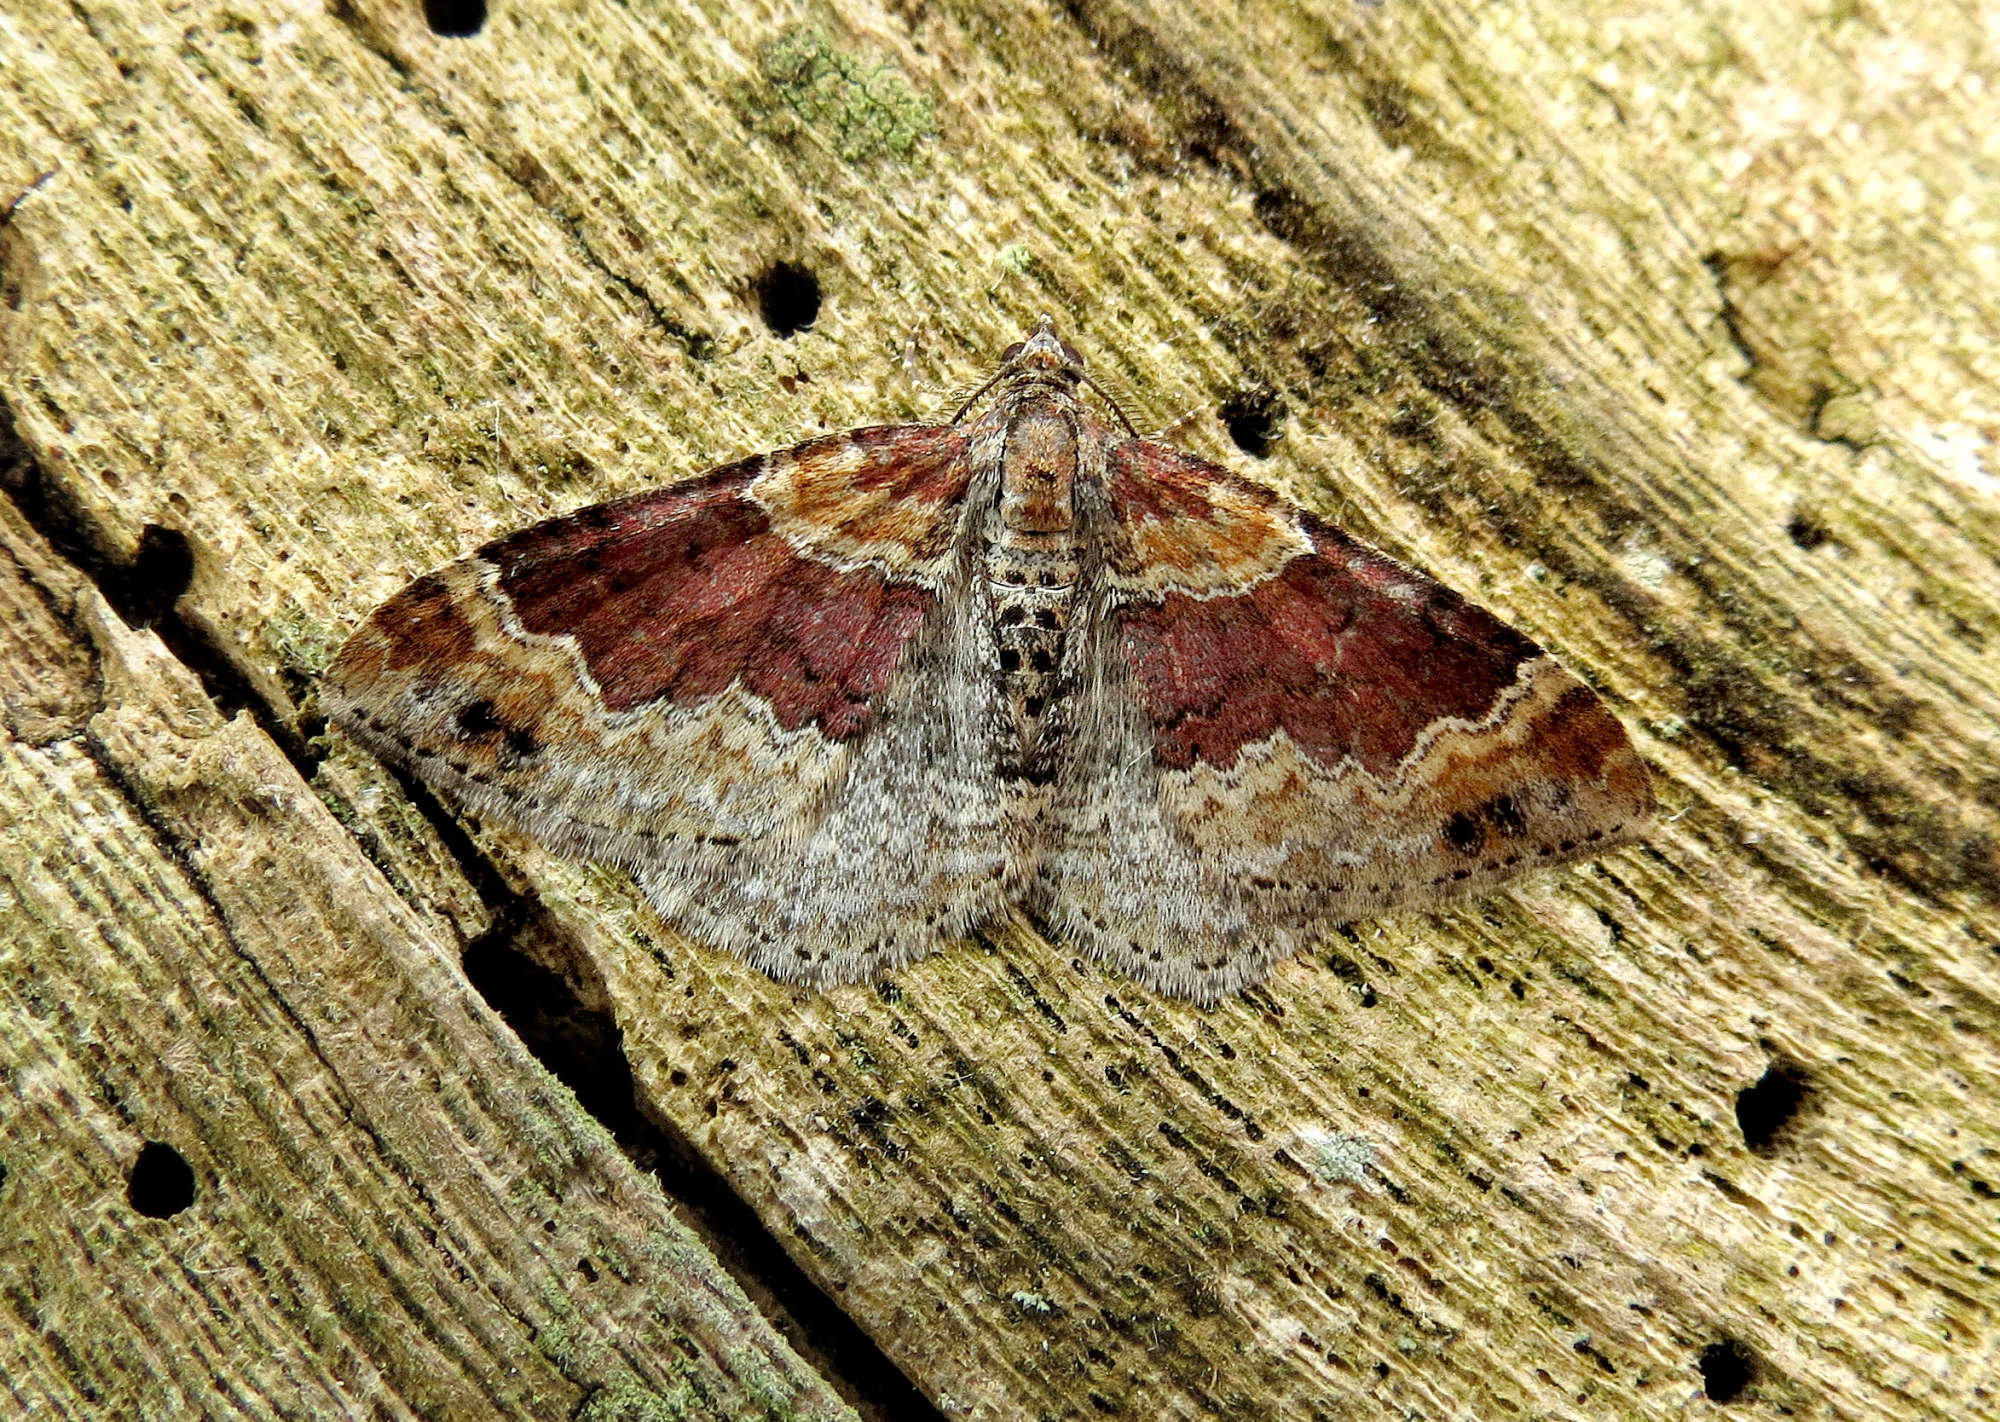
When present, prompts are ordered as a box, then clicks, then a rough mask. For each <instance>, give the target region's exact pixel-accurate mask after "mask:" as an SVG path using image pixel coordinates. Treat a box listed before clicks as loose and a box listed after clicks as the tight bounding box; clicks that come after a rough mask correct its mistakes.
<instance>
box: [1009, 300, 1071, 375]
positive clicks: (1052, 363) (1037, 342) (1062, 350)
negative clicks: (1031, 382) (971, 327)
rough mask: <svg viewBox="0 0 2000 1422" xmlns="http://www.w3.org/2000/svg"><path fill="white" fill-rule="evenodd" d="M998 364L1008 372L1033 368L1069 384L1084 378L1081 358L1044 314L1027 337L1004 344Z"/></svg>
mask: <svg viewBox="0 0 2000 1422" xmlns="http://www.w3.org/2000/svg"><path fill="white" fill-rule="evenodd" d="M1000 364H1001V366H1002V367H1003V368H1004V369H1005V371H1006V373H1007V374H1008V375H1017V374H1022V373H1025V372H1029V371H1033V372H1035V373H1036V374H1039V375H1042V376H1045V377H1054V378H1057V379H1060V380H1063V381H1064V382H1066V383H1069V384H1075V383H1076V382H1077V381H1079V380H1081V379H1082V378H1083V357H1082V356H1080V355H1078V354H1077V353H1076V352H1075V351H1073V350H1071V349H1070V348H1069V345H1068V343H1067V342H1065V341H1064V340H1063V339H1062V337H1060V336H1058V335H1057V334H1056V323H1055V322H1054V321H1053V320H1051V319H1050V318H1049V317H1047V316H1044V317H1042V319H1041V320H1039V321H1037V322H1036V323H1035V329H1034V331H1033V333H1032V334H1030V335H1029V337H1028V339H1027V340H1025V341H1016V342H1015V343H1014V344H1013V345H1011V346H1009V347H1007V349H1006V351H1005V352H1004V353H1003V354H1002V355H1001V357H1000Z"/></svg>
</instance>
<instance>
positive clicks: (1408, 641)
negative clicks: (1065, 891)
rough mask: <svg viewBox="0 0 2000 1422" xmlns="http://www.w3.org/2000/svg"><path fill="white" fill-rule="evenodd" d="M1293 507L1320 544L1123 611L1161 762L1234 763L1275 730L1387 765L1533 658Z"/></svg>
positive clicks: (1455, 600)
mask: <svg viewBox="0 0 2000 1422" xmlns="http://www.w3.org/2000/svg"><path fill="white" fill-rule="evenodd" d="M1299 517H1300V526H1301V527H1302V528H1303V529H1304V530H1305V531H1306V532H1307V533H1308V534H1309V535H1310V536H1311V538H1312V540H1313V545H1314V548H1315V550H1316V551H1315V553H1313V554H1311V555H1308V556H1305V557H1299V558H1295V559H1293V560H1292V561H1291V562H1290V563H1288V564H1286V565H1285V566H1284V567H1283V568H1282V569H1281V570H1280V571H1279V572H1278V574H1277V575H1276V576H1275V577H1272V578H1270V579H1268V580H1267V581H1265V582H1262V583H1259V584H1258V585H1257V586H1256V587H1254V588H1252V589H1251V590H1250V591H1248V592H1246V593H1243V594H1240V595H1238V596H1234V597H1230V596H1218V597H1209V598H1195V597H1190V596H1187V595H1186V594H1184V593H1170V594H1168V595H1167V596H1166V597H1165V598H1164V599H1162V600H1161V601H1160V602H1158V603H1156V604H1144V603H1139V604H1134V605H1131V606H1128V607H1127V608H1126V609H1125V610H1124V611H1123V612H1122V613H1121V615H1120V616H1121V622H1122V625H1123V629H1124V633H1125V643H1126V649H1127V651H1128V653H1129V655H1130V656H1131V658H1132V665H1133V669H1134V671H1135V673H1136V674H1137V678H1138V682H1139V685H1140V688H1141V691H1142V694H1143V695H1144V696H1145V698H1146V709H1147V710H1148V711H1149V712H1150V714H1151V716H1152V720H1153V728H1154V742H1153V757H1154V760H1155V761H1156V762H1157V763H1159V764H1160V765H1163V766H1166V767H1169V768H1171V769H1177V770H1184V769H1186V768H1187V767H1188V766H1190V765H1192V764H1193V763H1194V762H1195V761H1197V760H1201V761H1205V762H1207V763H1208V764H1210V765H1215V766H1228V765H1231V764H1233V763H1234V762H1235V760H1236V758H1237V754H1238V752H1239V751H1241V750H1242V748H1243V747H1244V746H1246V745H1250V744H1252V743H1254V742H1257V741H1260V740H1263V739H1265V738H1266V737H1268V736H1270V735H1271V734H1272V733H1273V732H1275V731H1278V730H1280V729H1282V730H1284V731H1285V732H1287V733H1288V734H1289V735H1290V736H1291V738H1292V740H1293V741H1294V742H1295V743H1296V744H1297V745H1298V746H1299V748H1300V749H1301V750H1303V751H1305V752H1306V753H1307V754H1309V755H1311V756H1313V757H1314V758H1315V759H1317V760H1319V761H1321V762H1323V763H1326V764H1329V765H1331V764H1336V763H1338V762H1339V761H1340V760H1341V759H1342V758H1343V757H1346V756H1353V757H1354V758H1355V759H1356V760H1358V761H1359V762H1360V763H1361V765H1362V767H1363V768H1364V769H1366V770H1367V771H1368V772H1369V773H1370V774H1373V775H1378V776H1379V775H1384V774H1387V773H1388V772H1390V771H1392V770H1393V769H1394V768H1395V767H1396V765H1397V764H1398V763H1399V762H1400V761H1402V759H1403V758H1404V757H1405V756H1407V755H1408V754H1409V753H1410V751H1411V750H1412V749H1414V748H1415V746H1416V743H1417V740H1418V738H1419V737H1420V736H1421V735H1422V734H1423V732H1424V730H1425V728H1426V727H1428V726H1429V725H1430V724H1431V723H1432V722H1434V721H1436V720H1438V719H1439V718H1440V717H1456V718H1463V719H1468V720H1475V719H1477V718H1479V717H1481V716H1483V715H1485V714H1486V713H1487V712H1488V711H1490V710H1491V709H1492V706H1493V704H1494V701H1495V699H1496V698H1497V697H1498V696H1499V695H1500V694H1501V693H1502V692H1503V691H1505V690H1506V689H1507V688H1508V687H1510V686H1512V685H1513V684H1514V682H1515V680H1516V676H1517V673H1518V671H1519V669H1520V667H1521V665H1522V664H1523V663H1524V662H1527V661H1529V660H1531V659H1532V658H1534V657H1536V656H1538V655H1540V648H1538V647H1536V646H1535V644H1534V643H1533V642H1530V641H1529V640H1528V639H1527V638H1526V637H1523V636H1522V635H1521V634H1520V633H1518V632H1515V631H1514V630H1512V629H1511V628H1509V627H1507V626H1505V625H1504V624H1502V623H1501V622H1500V621H1499V620H1498V619H1496V618H1494V617H1493V616H1491V615H1490V614H1488V613H1486V612H1483V611H1481V610H1480V609H1479V608H1477V607H1474V606H1473V605H1472V604H1470V603H1468V602H1466V601H1465V599H1463V598H1461V597H1459V596H1458V595H1457V594H1456V593H1453V592H1451V591H1450V590H1449V589H1447V588H1444V587H1441V586H1439V585H1438V584H1436V583H1433V582H1431V581H1430V580H1429V579H1427V578H1423V577H1421V576H1419V575H1418V574H1415V573H1412V572H1410V571H1409V570H1408V569H1405V568H1403V567H1401V566H1400V565H1398V564H1396V563H1394V562H1392V561H1391V560H1390V559H1388V558H1385V557H1383V556H1382V555H1381V554H1378V553H1375V552H1373V551H1372V550H1369V549H1367V548H1364V547H1362V546H1361V545H1360V544H1358V543H1356V542H1354V541H1353V540H1352V539H1350V538H1348V537H1347V536H1346V535H1345V534H1343V533H1341V532H1340V530H1338V529H1336V528H1334V527H1332V526H1331V525H1329V524H1327V523H1324V522H1322V521H1321V520H1319V519H1316V518H1313V517H1311V516H1310V515H1303V514H1302V515H1300V516H1299Z"/></svg>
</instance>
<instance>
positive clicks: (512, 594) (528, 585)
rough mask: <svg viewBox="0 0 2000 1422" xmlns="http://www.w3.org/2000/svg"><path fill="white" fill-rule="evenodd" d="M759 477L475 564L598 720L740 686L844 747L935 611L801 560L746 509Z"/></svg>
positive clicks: (734, 472)
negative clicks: (597, 708) (578, 672)
mask: <svg viewBox="0 0 2000 1422" xmlns="http://www.w3.org/2000/svg"><path fill="white" fill-rule="evenodd" d="M759 465H760V461H756V460H752V461H748V462H746V463H743V464H737V465H731V466H728V467H726V468H723V469H719V470H716V471H714V472H713V473H712V474H709V475H707V476H705V477H703V478H701V479H699V480H696V481H695V482H694V483H693V484H689V485H683V486H680V487H678V488H674V489H668V490H665V491H662V492H660V493H656V494H646V495H641V496H639V497H637V498H634V499H626V500H621V501H619V502H617V503H611V504H603V505H599V506H598V507H596V508H590V509H585V510H583V511H582V512H580V513H577V514H573V515H571V516H570V517H567V518H559V519H554V520H551V521H549V522H547V523H543V524H539V525H537V526H536V527H534V528H530V529H526V530H524V531H523V532H521V533H517V534H515V535H513V536H512V537H509V538H504V539H501V540H500V541H499V542H496V543H492V544H489V545H487V546H486V547H485V548H483V549H482V550H480V553H479V555H478V556H479V557H480V558H482V559H484V560H485V561H486V562H488V563H491V564H492V565H493V566H494V567H495V568H496V569H497V570H498V574H499V576H498V580H497V587H498V590H499V591H500V592H501V593H503V594H505V596H506V597H507V598H508V599H509V601H510V602H511V603H512V606H513V611H514V615H515V618H516V619H517V620H518V621H519V623H520V625H521V626H522V628H524V629H525V630H526V631H529V632H533V633H538V634H542V635H545V636H565V635H566V636H570V637H573V638H575V639H576V644H577V647H578V648H579V650H580V651H581V653H582V656H583V659H584V662H585V664H586V665H587V666H588V668H589V670H590V674H591V676H592V678H593V679H594V680H595V681H596V683H597V687H598V690H599V693H600V694H601V696H602V699H603V702H604V705H605V708H606V709H607V710H611V711H627V710H631V709H633V708H635V707H640V706H645V705H649V704H651V703H654V702H665V703H667V704H670V705H674V706H686V705H688V704H690V703H693V702H697V701H700V700H702V699H704V698H707V697H710V696H713V695H715V694H717V693H719V692H721V691H724V690H726V689H727V688H728V687H729V686H730V685H731V684H732V683H740V684H741V685H742V686H743V688H744V689H745V690H746V691H748V692H750V693H751V694H752V695H755V696H758V697H760V698H762V699H763V700H764V701H765V702H767V703H769V705H770V707H771V709H772V711H773V712H774V713H775V714H776V717H777V721H778V724H779V725H780V726H782V727H783V728H784V729H786V730H794V729H796V728H798V727H800V726H803V725H807V724H811V725H814V726H817V727H818V729H819V730H820V731H821V733H823V734H824V735H826V736H828V737H830V738H832V739H835V740H847V739H851V738H853V737H856V736H859V735H861V734H862V733H863V732H865V731H866V730H867V729H868V728H869V725H870V724H871V722H872V719H873V714H874V706H873V701H874V698H876V697H878V696H880V695H881V693H882V692H883V691H884V690H885V689H886V688H887V686H888V684H889V681H890V678H891V676H892V674H893V673H894V672H895V669H896V665H897V663H898V662H899V661H900V659H901V656H902V653H903V649H904V646H905V644H906V643H907V642H908V640H909V638H910V636H911V635H912V634H913V633H914V632H915V631H916V629H917V627H918V625H919V623H921V622H922V620H923V617H924V614H925V613H926V612H927V611H928V610H929V607H930V605H931V602H932V600H933V599H932V597H931V595H930V594H929V593H927V592H926V591H924V590H923V589H922V588H919V587H915V586H912V585H909V584H904V583H894V582H891V581H890V580H889V579H888V578H886V577H885V576H884V575H883V574H882V573H881V572H879V571H877V570H875V569H871V568H860V569H855V570H851V571H846V572H842V571H840V570H838V569H835V568H832V567H829V566H827V565H826V564H823V563H818V562H814V561H812V560H810V559H807V558H802V557H800V556H799V555H798V554H797V553H796V552H794V551H793V549H792V547H791V546H790V545H789V544H788V543H787V542H786V541H785V539H784V538H782V537H780V536H779V535H778V534H776V533H775V532H773V531H772V529H771V524H770V519H769V516H768V515H767V514H766V513H765V511H764V510H763V509H762V508H761V507H759V506H758V505H757V504H756V503H755V502H754V501H752V500H751V499H749V498H748V497H746V496H745V492H744V490H745V488H746V486H747V485H748V483H749V480H750V479H751V478H752V477H753V476H754V475H755V474H756V472H757V470H758V468H759ZM417 594H418V588H417V587H414V586H413V587H412V588H411V589H410V590H409V591H408V592H406V593H405V594H404V596H405V597H409V596H412V595H417ZM400 600H401V599H398V601H400ZM391 606H392V607H393V606H394V604H393V603H392V604H391ZM384 610H385V611H387V610H388V609H386V608H385V609H384ZM440 630H442V629H440Z"/></svg>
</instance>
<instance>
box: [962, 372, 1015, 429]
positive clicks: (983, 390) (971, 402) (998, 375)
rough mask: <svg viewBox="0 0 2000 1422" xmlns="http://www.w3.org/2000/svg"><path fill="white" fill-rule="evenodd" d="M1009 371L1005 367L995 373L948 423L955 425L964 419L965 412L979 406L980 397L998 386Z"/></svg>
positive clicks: (967, 399) (966, 398)
mask: <svg viewBox="0 0 2000 1422" xmlns="http://www.w3.org/2000/svg"><path fill="white" fill-rule="evenodd" d="M1007 371H1008V367H1007V366H1004V365H1003V366H1001V367H1000V368H999V369H998V370H996V371H994V372H993V374H992V375H991V376H990V377H988V379H987V381H986V383H985V384H984V385H982V386H980V387H979V388H978V389H977V390H975V391H973V392H972V393H971V394H970V395H968V396H966V397H965V403H964V404H963V405H960V406H959V407H958V413H957V414H955V415H953V416H952V417H951V419H950V421H949V422H948V423H950V424H954V425H955V424H957V423H958V422H959V421H960V420H962V419H964V418H965V412H966V411H967V410H970V409H971V408H972V407H973V406H974V405H977V404H978V403H979V397H980V396H981V395H984V394H985V393H986V392H987V391H989V390H991V389H992V388H993V387H994V386H996V385H998V384H999V383H1000V378H1001V377H1002V376H1003V375H1005V374H1007Z"/></svg>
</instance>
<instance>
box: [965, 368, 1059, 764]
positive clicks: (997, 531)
mask: <svg viewBox="0 0 2000 1422" xmlns="http://www.w3.org/2000/svg"><path fill="white" fill-rule="evenodd" d="M1076 470H1077V429H1076V424H1075V420H1074V414H1073V407H1072V408H1064V407H1063V406H1062V405H1060V404H1058V403H1056V402H1054V401H1045V400H1039V399H1034V398H1030V399H1028V400H1025V401H1023V402H1022V404H1021V405H1020V407H1018V408H1017V409H1016V411H1015V412H1014V414H1013V417H1012V418H1011V419H1010V420H1009V421H1008V423H1007V434H1006V444H1005V447H1004V453H1003V455H1002V462H1001V467H1000V499H999V503H998V505H997V507H996V508H995V510H994V515H993V518H992V520H991V522H990V524H989V526H988V537H987V546H986V583H987V590H988V595H989V600H990V602H991V605H992V608H993V640H994V650H995V662H994V671H995V675H996V676H997V677H998V678H999V684H1000V692H1001V701H1002V704H1003V705H1004V706H1005V707H1006V708H1007V711H1008V718H1009V721H1010V722H1011V725H1010V726H1009V727H1008V728H1007V731H1008V733H1006V734H1003V736H1002V743H1001V746H1000V748H999V751H1000V754H999V763H1000V772H1001V774H1002V775H1003V776H1005V777H1007V778H1009V779H1013V780H1028V781H1037V780H1041V779H1044V778H1046V775H1047V773H1048V770H1049V766H1050V756H1049V754H1048V747H1047V745H1046V741H1047V739H1048V738H1047V737H1046V736H1045V735H1044V728H1045V727H1046V726H1047V724H1048V721H1049V715H1050V711H1051V710H1052V708H1053V707H1054V705H1055V701H1056V698H1057V696H1058V695H1059V694H1060V684H1059V682H1058V680H1057V670H1058V669H1059V668H1060V667H1061V666H1062V663H1063V645H1064V641H1065V639H1066V638H1067V636H1068V633H1069V625H1070V616H1071V612H1072V610H1073V609H1074V607H1075V605H1076V593H1077V581H1078V571H1079V562H1078V558H1077V522H1076V508H1075V503H1074V499H1075V490H1076Z"/></svg>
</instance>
